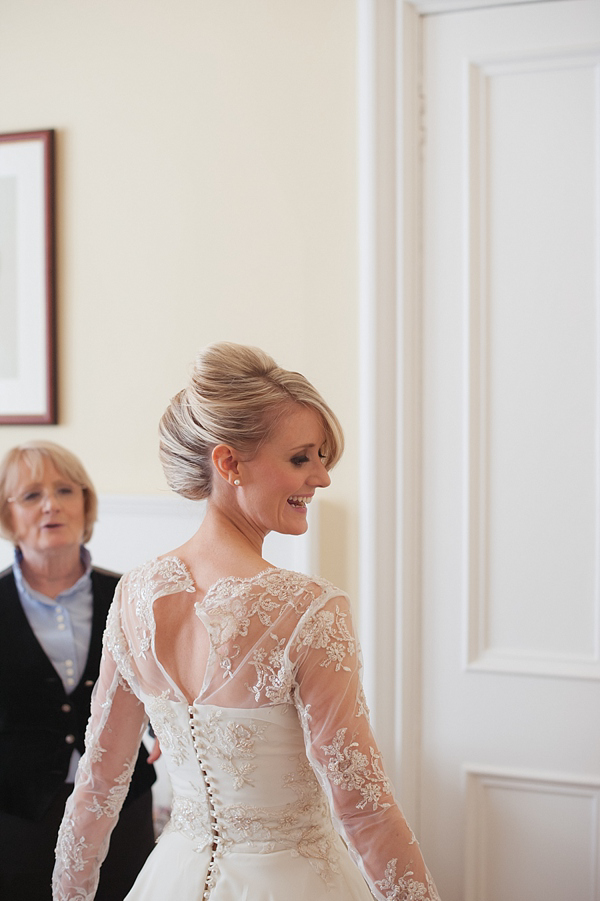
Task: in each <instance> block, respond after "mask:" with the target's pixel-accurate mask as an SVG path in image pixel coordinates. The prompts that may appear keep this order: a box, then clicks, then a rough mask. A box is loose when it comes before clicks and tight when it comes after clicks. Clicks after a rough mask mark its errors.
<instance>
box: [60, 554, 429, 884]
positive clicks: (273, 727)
mask: <svg viewBox="0 0 600 901" xmlns="http://www.w3.org/2000/svg"><path fill="white" fill-rule="evenodd" d="M182 593H185V595H184V594H182ZM188 594H189V603H190V604H195V612H196V615H197V616H198V617H199V619H200V621H201V622H202V624H203V625H204V627H205V629H206V632H207V634H208V638H209V652H208V660H207V664H206V670H205V673H204V681H203V685H202V689H201V692H200V694H199V696H198V697H197V698H196V699H195V700H194V701H193V703H189V699H187V698H186V697H185V695H184V693H183V692H182V690H181V689H180V688H179V687H178V686H177V684H175V681H174V680H173V679H172V678H171V677H170V675H169V674H168V673H167V671H166V669H165V668H164V667H163V665H162V664H161V662H160V660H159V658H158V657H157V654H156V647H155V631H156V623H155V602H156V601H157V599H159V598H162V599H165V598H167V596H169V595H173V596H174V595H178V597H179V598H180V599H181V597H183V596H187V595H188ZM195 594H196V588H195V585H194V583H193V581H192V578H191V576H190V574H189V572H188V570H187V569H186V567H185V566H184V564H183V563H182V562H181V561H180V560H179V559H178V558H176V557H167V558H162V559H158V560H155V561H152V562H151V563H148V564H146V565H145V566H143V567H141V568H139V569H137V570H134V571H133V572H131V573H129V574H128V575H127V576H125V577H123V579H122V580H121V583H120V584H119V587H118V589H117V593H116V595H115V600H114V602H113V606H112V608H111V613H110V616H109V620H108V625H107V630H106V634H105V645H104V654H103V660H102V666H101V670H100V677H99V680H98V683H97V686H96V688H95V691H94V698H93V703H92V715H91V718H90V722H89V725H88V732H87V738H86V753H85V755H84V757H83V758H82V761H81V764H80V768H79V773H78V777H77V781H76V787H75V791H74V793H73V795H72V796H71V798H70V799H69V802H68V804H67V809H66V811H65V817H64V820H63V823H62V826H61V831H60V834H59V839H58V846H57V863H56V868H55V871H54V879H53V889H54V898H55V901H74V899H76V901H91V899H92V898H93V896H94V892H95V889H96V886H97V881H98V877H99V872H98V868H99V864H100V862H101V860H102V859H103V858H104V856H105V854H106V849H107V847H108V841H109V836H110V831H111V830H112V828H113V826H114V825H115V822H116V818H117V816H118V812H119V810H120V807H121V804H122V802H123V799H124V796H125V795H126V793H127V786H128V783H129V778H130V774H131V770H132V767H133V763H134V761H135V757H136V753H137V749H138V746H139V742H140V740H141V736H142V734H143V731H144V729H145V727H146V723H147V720H148V718H149V719H150V721H151V723H152V726H153V729H154V731H155V733H156V735H157V737H158V739H159V740H160V744H161V748H162V753H163V757H164V760H165V762H166V765H167V769H168V772H169V776H170V779H171V783H172V788H173V806H172V814H171V819H170V822H169V824H168V825H167V827H166V828H165V830H164V832H163V833H162V835H161V837H160V839H159V841H158V844H157V846H156V848H155V850H154V852H153V853H152V854H151V855H150V858H149V859H148V861H147V863H146V865H145V867H144V869H143V870H142V872H141V874H140V876H139V877H138V880H137V882H136V884H135V886H134V887H133V889H132V890H131V892H130V894H129V895H128V896H127V897H128V901H142V899H143V901H164V899H165V898H177V899H178V901H192V899H193V901H196V899H200V898H204V899H210V901H284V899H285V901H301V899H306V898H311V899H313V901H317V899H319V898H323V899H327V898H331V899H339V901H342V899H343V901H368V899H370V898H372V897H375V898H377V899H380V901H383V899H387V901H391V899H393V901H439V899H438V895H437V892H436V889H435V887H434V885H433V882H432V881H431V879H430V877H429V874H428V872H427V870H426V867H425V865H424V862H423V858H422V856H421V853H420V851H419V847H418V845H417V842H416V840H415V839H414V836H413V835H412V833H411V831H410V828H409V827H408V825H407V823H406V821H405V819H404V817H403V815H402V813H401V811H400V809H399V807H398V805H397V803H396V802H395V800H394V798H393V795H392V787H391V785H390V782H389V780H388V779H387V777H386V775H385V772H384V769H383V765H382V761H381V757H380V755H379V752H378V750H377V745H376V743H375V740H374V738H373V735H372V732H371V729H370V725H369V718H368V710H367V706H366V703H365V700H364V695H363V691H362V686H361V682H360V654H359V649H358V646H357V641H356V638H355V636H354V632H353V628H352V617H351V612H350V604H349V601H348V598H347V597H346V595H344V594H343V593H342V592H340V591H339V590H338V589H336V588H334V587H333V586H332V585H331V584H329V583H328V582H326V581H324V580H320V579H309V578H308V577H306V576H303V575H300V574H298V573H293V572H289V571H287V570H281V569H269V570H267V571H266V572H264V573H261V574H259V575H258V576H255V577H254V578H251V579H236V578H231V579H222V580H220V581H219V582H217V583H216V584H215V585H213V586H212V587H211V588H210V589H209V591H208V592H207V594H206V595H205V596H204V598H203V600H202V602H201V603H199V602H197V601H196V599H195V597H194V595H195ZM164 602H165V601H162V602H161V603H164ZM161 638H162V636H161ZM340 836H341V838H342V839H343V840H344V841H342V840H341V838H340ZM346 845H347V848H346ZM348 849H349V851H350V854H349V853H348ZM361 874H362V875H361Z"/></svg>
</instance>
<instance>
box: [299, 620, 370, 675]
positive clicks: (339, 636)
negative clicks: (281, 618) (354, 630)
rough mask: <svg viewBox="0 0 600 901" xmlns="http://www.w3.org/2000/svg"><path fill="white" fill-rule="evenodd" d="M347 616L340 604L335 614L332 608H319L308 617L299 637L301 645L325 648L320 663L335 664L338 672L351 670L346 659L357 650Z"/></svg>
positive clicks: (322, 664) (324, 664) (323, 664)
mask: <svg viewBox="0 0 600 901" xmlns="http://www.w3.org/2000/svg"><path fill="white" fill-rule="evenodd" d="M346 616H347V614H346V613H343V612H342V611H341V610H340V608H339V607H338V606H336V608H335V614H334V613H333V612H332V611H331V610H318V611H317V612H316V613H315V614H314V615H313V616H310V617H309V618H307V620H306V622H305V623H304V624H303V625H302V628H301V629H300V632H299V634H298V638H297V643H298V645H299V646H303V645H304V646H306V647H310V648H314V649H317V648H324V649H325V655H326V656H325V658H324V660H323V661H322V663H321V664H320V665H321V666H324V667H328V666H330V665H331V664H334V668H335V671H336V672H339V670H340V669H344V670H346V671H349V669H350V668H349V667H348V666H345V663H344V661H345V660H346V657H353V656H354V654H355V652H356V641H355V639H354V636H353V635H352V634H351V632H350V631H349V629H348V627H347V625H346Z"/></svg>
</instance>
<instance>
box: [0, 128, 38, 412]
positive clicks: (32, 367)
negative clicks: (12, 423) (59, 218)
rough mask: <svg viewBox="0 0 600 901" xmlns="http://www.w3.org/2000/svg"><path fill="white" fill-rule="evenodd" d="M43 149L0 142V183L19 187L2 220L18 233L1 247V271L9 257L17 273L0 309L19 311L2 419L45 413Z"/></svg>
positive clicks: (3, 289)
mask: <svg viewBox="0 0 600 901" xmlns="http://www.w3.org/2000/svg"><path fill="white" fill-rule="evenodd" d="M44 150H45V145H44V141H43V140H42V139H41V138H40V139H28V140H23V141H14V142H6V143H5V142H0V179H10V180H14V182H15V183H16V215H15V216H14V217H12V216H11V219H10V221H8V222H4V225H5V226H8V227H10V226H11V224H12V223H14V228H15V234H14V235H12V236H11V237H10V239H9V240H6V241H5V242H3V244H0V269H1V268H2V262H3V257H5V256H7V255H8V254H10V255H11V260H9V261H7V262H8V269H9V270H10V269H12V270H13V271H15V272H16V280H15V281H14V282H13V281H12V280H11V283H10V284H8V285H7V284H5V283H3V282H2V281H0V306H5V305H6V306H9V307H15V309H13V310H11V315H12V316H14V317H15V318H16V330H15V331H16V358H17V366H16V375H14V376H10V377H6V378H0V415H5V416H6V415H44V414H45V413H46V412H47V385H46V378H47V372H48V358H47V357H48V350H47V346H48V345H47V329H48V323H47V312H46V311H47V297H46V270H47V259H46V233H45V223H46V190H45V183H44V175H45V165H44V163H45V157H44ZM0 215H2V214H1V213H0ZM13 255H14V256H13ZM0 353H2V338H1V337H0ZM12 353H14V349H13V350H12Z"/></svg>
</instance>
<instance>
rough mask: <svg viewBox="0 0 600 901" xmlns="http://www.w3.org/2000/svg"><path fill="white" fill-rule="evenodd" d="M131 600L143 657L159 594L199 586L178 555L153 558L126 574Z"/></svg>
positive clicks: (139, 647)
mask: <svg viewBox="0 0 600 901" xmlns="http://www.w3.org/2000/svg"><path fill="white" fill-rule="evenodd" d="M127 588H128V592H129V598H130V603H134V602H135V612H136V627H135V633H136V639H137V642H138V652H137V653H138V655H139V656H140V657H144V656H145V654H146V652H147V651H148V649H149V648H150V646H151V643H152V635H153V634H154V615H153V612H152V604H153V603H154V601H155V600H156V598H158V597H164V596H165V595H168V594H177V593H178V592H180V591H187V592H190V593H192V594H193V593H194V592H195V591H196V586H195V585H194V582H193V579H192V577H191V575H190V574H189V572H188V570H187V568H186V566H185V564H184V563H183V562H182V561H181V560H180V559H179V558H178V557H163V558H159V559H155V560H151V561H150V562H149V563H145V564H144V565H143V566H140V567H138V569H134V570H132V571H131V572H130V573H129V575H128V576H127Z"/></svg>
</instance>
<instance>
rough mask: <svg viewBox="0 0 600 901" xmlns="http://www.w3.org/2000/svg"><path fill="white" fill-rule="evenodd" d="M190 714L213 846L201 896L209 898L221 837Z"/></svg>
mask: <svg viewBox="0 0 600 901" xmlns="http://www.w3.org/2000/svg"><path fill="white" fill-rule="evenodd" d="M189 713H190V727H191V730H192V737H193V740H194V749H195V751H196V757H197V758H198V763H199V764H200V772H201V773H202V778H203V779H204V784H205V785H206V794H207V795H208V805H209V814H210V828H211V832H212V834H213V845H212V854H211V858H210V863H209V864H208V874H207V878H206V885H205V890H204V894H203V896H202V897H203V898H205V899H207V898H210V893H211V889H212V888H213V887H214V885H215V882H216V877H217V872H218V869H217V861H216V858H217V857H218V856H219V854H220V849H221V843H222V840H221V835H220V833H219V823H218V821H217V817H216V813H215V805H214V796H215V787H214V785H213V783H212V781H211V777H210V775H209V773H208V771H207V769H206V767H205V766H204V764H203V763H202V757H201V755H202V752H203V751H206V748H205V746H204V744H203V743H202V735H201V733H200V731H199V730H198V728H197V721H196V711H195V710H194V708H193V707H190V708H189Z"/></svg>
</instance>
